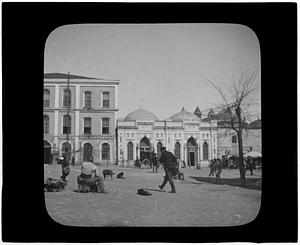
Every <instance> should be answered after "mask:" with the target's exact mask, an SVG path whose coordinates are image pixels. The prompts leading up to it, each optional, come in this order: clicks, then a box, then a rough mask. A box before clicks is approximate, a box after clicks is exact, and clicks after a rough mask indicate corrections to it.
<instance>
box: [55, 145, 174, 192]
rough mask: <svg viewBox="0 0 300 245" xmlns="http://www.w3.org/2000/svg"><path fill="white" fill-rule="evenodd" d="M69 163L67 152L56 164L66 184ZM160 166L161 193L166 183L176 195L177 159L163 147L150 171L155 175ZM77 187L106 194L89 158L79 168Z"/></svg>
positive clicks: (153, 158)
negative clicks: (87, 187) (161, 178)
mask: <svg viewBox="0 0 300 245" xmlns="http://www.w3.org/2000/svg"><path fill="white" fill-rule="evenodd" d="M70 162H71V154H70V153H69V152H65V153H63V155H62V156H60V157H59V158H58V164H61V166H62V176H61V180H62V181H64V182H67V179H66V178H67V176H68V175H69V174H70ZM160 163H161V164H162V166H163V168H164V171H165V176H164V180H163V183H162V184H161V185H159V188H160V190H161V191H163V189H164V187H165V185H166V184H167V182H169V183H170V185H171V191H170V192H171V193H176V189H175V185H174V182H173V177H174V175H175V174H176V173H177V172H178V171H179V163H178V159H177V158H176V157H175V156H174V154H173V153H171V152H169V151H166V148H165V147H162V148H161V156H160V158H159V159H158V158H157V157H156V154H155V153H154V154H153V156H152V158H151V164H152V170H153V172H155V173H157V169H158V167H159V166H160ZM77 182H78V185H80V184H87V185H90V186H95V187H96V190H97V192H99V193H106V191H105V188H104V181H103V178H102V177H101V176H100V173H99V169H98V167H97V166H96V165H95V164H94V163H93V159H92V158H90V159H88V161H84V162H83V163H82V166H81V174H80V175H79V176H78V178H77Z"/></svg>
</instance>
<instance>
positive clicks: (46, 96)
mask: <svg viewBox="0 0 300 245" xmlns="http://www.w3.org/2000/svg"><path fill="white" fill-rule="evenodd" d="M44 107H46V108H48V107H50V91H49V90H48V89H44Z"/></svg>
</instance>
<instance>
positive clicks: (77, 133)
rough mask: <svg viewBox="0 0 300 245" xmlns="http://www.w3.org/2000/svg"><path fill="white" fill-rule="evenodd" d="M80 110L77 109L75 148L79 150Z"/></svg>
mask: <svg viewBox="0 0 300 245" xmlns="http://www.w3.org/2000/svg"><path fill="white" fill-rule="evenodd" d="M79 135H80V131H79V111H75V150H78V149H79V148H80V147H79Z"/></svg>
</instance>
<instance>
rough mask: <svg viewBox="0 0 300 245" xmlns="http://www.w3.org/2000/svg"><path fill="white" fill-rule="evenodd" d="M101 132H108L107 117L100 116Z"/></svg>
mask: <svg viewBox="0 0 300 245" xmlns="http://www.w3.org/2000/svg"><path fill="white" fill-rule="evenodd" d="M102 134H109V118H102Z"/></svg>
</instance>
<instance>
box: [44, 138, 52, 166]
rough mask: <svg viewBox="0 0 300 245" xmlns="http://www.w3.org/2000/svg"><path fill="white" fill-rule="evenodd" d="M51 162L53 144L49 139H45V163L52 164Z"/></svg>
mask: <svg viewBox="0 0 300 245" xmlns="http://www.w3.org/2000/svg"><path fill="white" fill-rule="evenodd" d="M51 162H52V157H51V145H50V143H49V142H48V141H46V140H44V164H50V163H51Z"/></svg>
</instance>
